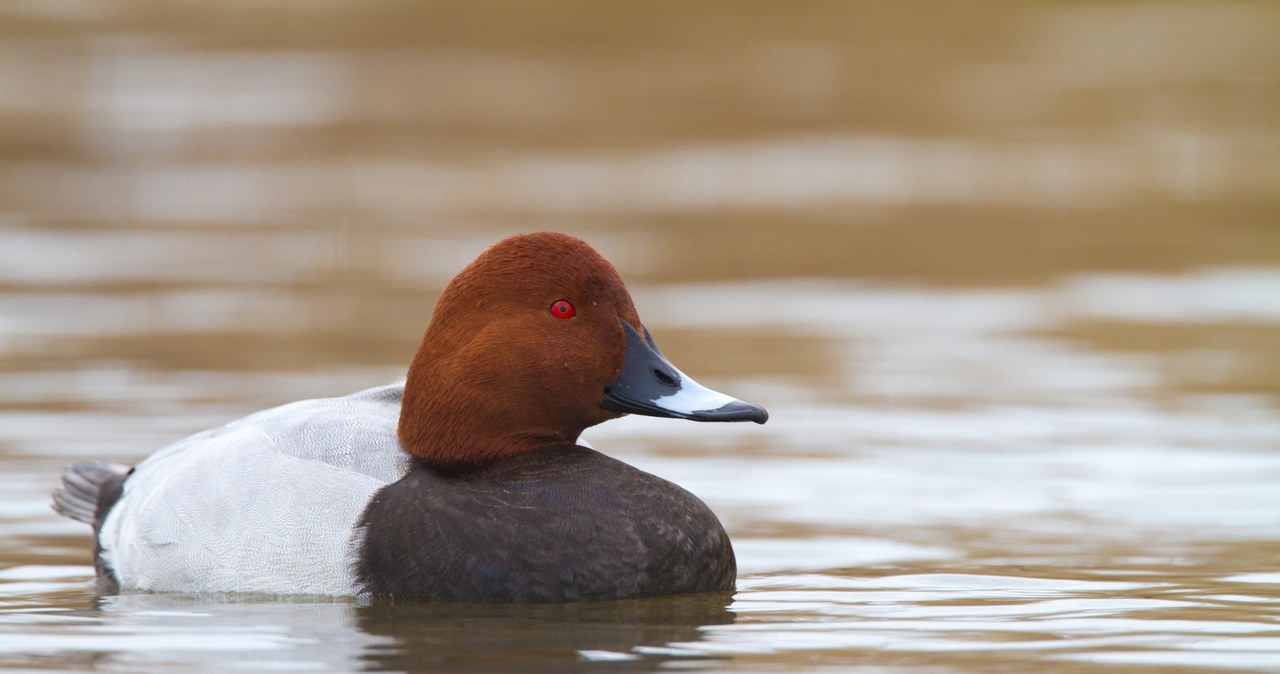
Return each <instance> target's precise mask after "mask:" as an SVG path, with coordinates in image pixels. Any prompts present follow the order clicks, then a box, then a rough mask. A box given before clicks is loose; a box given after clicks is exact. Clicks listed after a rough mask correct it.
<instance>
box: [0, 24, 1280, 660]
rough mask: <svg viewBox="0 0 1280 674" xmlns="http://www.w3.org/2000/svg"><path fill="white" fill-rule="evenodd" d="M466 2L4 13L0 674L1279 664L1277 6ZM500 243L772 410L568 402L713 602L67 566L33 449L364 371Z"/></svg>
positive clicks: (180, 418) (211, 414)
mask: <svg viewBox="0 0 1280 674" xmlns="http://www.w3.org/2000/svg"><path fill="white" fill-rule="evenodd" d="M467 7H468V8H466V9H464V8H462V7H457V8H454V9H453V10H451V11H443V10H441V9H440V8H437V7H434V6H431V7H428V6H426V5H423V6H421V7H416V8H415V7H413V6H410V5H406V6H393V5H389V4H384V5H375V6H371V7H365V6H364V5H363V4H359V3H351V4H348V3H342V2H338V3H329V4H327V5H325V6H324V7H323V8H318V9H317V8H311V7H308V8H307V9H306V10H305V12H304V15H305V16H307V18H308V20H307V21H299V20H297V19H298V17H299V14H298V12H299V8H298V7H297V6H294V5H293V4H292V3H288V2H284V3H277V4H272V5H270V6H267V5H263V6H262V8H261V9H260V11H261V12H263V14H262V15H261V16H259V17H258V18H257V19H256V20H249V19H247V18H246V17H245V16H244V15H241V14H238V13H236V12H235V11H232V10H231V9H230V8H227V7H223V8H217V7H213V8H196V7H186V8H184V9H181V10H172V11H163V10H162V9H161V6H160V5H157V4H150V3H146V2H142V3H134V4H110V3H98V2H61V3H11V4H10V5H8V6H6V7H4V8H0V36H2V37H3V40H0V82H3V83H4V84H3V85H0V156H2V158H3V162H0V668H5V669H8V670H14V671H24V670H30V671H49V670H55V671H57V670H64V671H66V670H94V671H119V672H136V671H157V672H163V671H184V672H188V671H211V672H227V671H251V672H259V671H275V670H289V671H333V672H343V671H355V670H363V669H370V670H389V671H590V672H608V671H647V670H654V669H699V670H706V671H735V672H739V671H780V670H806V671H827V670H830V671H841V672H843V671H866V672H871V671H1009V672H1035V671H1080V672H1104V671H1120V670H1123V671H1126V672H1128V671H1166V670H1168V669H1171V668H1177V671H1197V672H1198V671H1204V672H1209V671H1259V670H1261V671H1277V670H1280V394H1277V391H1280V226H1277V222H1280V201H1277V197H1276V195H1277V194H1280V170H1277V168H1276V167H1277V166H1280V140H1277V139H1278V138H1280V135H1278V134H1277V126H1276V123H1275V119H1274V110H1275V109H1277V106H1280V93H1277V91H1280V90H1277V89H1276V88H1275V86H1274V83H1275V82H1276V80H1277V77H1280V74H1278V71H1277V69H1276V64H1277V63H1280V51H1278V48H1277V45H1280V39H1277V38H1280V31H1277V29H1276V28H1275V26H1280V13H1277V11H1276V8H1275V7H1274V6H1273V5H1271V4H1267V3H1259V4H1248V3H1240V4H1230V5H1227V4H1199V3H1169V4H1163V3H1154V4H1152V3H1143V4H1130V3H1091V4H1088V5H1076V4H1066V5H1050V4H1043V3H1042V4H1029V5H1025V6H1016V5H1015V6H1001V7H999V8H996V7H994V6H992V7H990V8H989V9H988V11H987V12H986V13H985V14H981V13H977V12H974V11H971V10H963V11H961V10H954V9H946V8H944V6H942V5H937V4H927V5H920V6H915V5H912V4H910V3H907V4H895V5H890V6H873V5H858V6H854V5H849V4H848V3H830V4H826V3H809V4H805V5H804V6H803V7H804V11H799V10H794V11H783V10H781V9H779V8H778V6H771V5H769V4H767V3H759V4H757V3H739V4H737V5H734V6H732V7H729V6H719V5H710V4H708V5H699V7H701V8H702V9H698V10H694V9H689V7H692V5H685V4H679V3H676V4H670V5H667V6H664V10H663V11H664V14H663V15H662V16H661V17H659V18H655V17H653V16H650V15H646V14H645V13H644V12H641V11H639V10H636V9H635V8H630V7H623V6H621V5H618V6H615V7H614V8H613V9H611V10H609V11H600V10H593V9H592V7H594V5H587V4H582V3H575V2H569V3H564V4H563V6H559V5H557V6H556V7H557V10H556V11H551V10H550V9H547V8H548V7H551V6H550V5H541V6H537V5H522V6H520V8H517V7H516V6H504V7H503V11H502V12H500V13H499V14H500V16H499V15H492V14H488V13H486V9H485V8H486V7H488V8H490V9H491V8H492V6H491V5H484V4H481V3H474V4H470V5H468V6H467ZM477 7H479V9H477ZM539 7H542V8H539ZM710 34H714V35H715V36H716V38H715V39H714V40H710V39H708V38H707V37H706V36H707V35H710ZM535 228H555V229H562V230H566V231H570V232H572V233H575V234H578V235H580V236H583V237H585V238H587V239H588V240H589V241H590V242H591V243H593V244H594V245H596V246H597V247H598V248H599V249H600V250H601V251H602V252H603V253H604V254H605V255H606V256H607V257H609V258H610V259H612V260H614V261H615V263H616V264H617V265H618V267H619V269H620V270H621V272H622V274H623V275H624V277H625V278H627V279H628V280H629V282H630V284H631V289H632V292H633V295H634V297H635V300H636V304H637V306H638V308H639V310H640V312H641V314H642V316H643V317H644V319H645V322H646V325H647V326H648V327H650V328H651V329H652V330H653V333H654V335H655V337H656V338H657V339H658V340H659V341H660V343H661V344H662V345H663V349H664V351H665V352H667V353H668V355H670V356H671V357H672V359H673V360H674V361H675V362H677V363H678V364H680V366H681V367H682V369H684V370H685V371H687V372H689V373H691V374H693V375H694V376H696V377H697V378H698V379H699V380H701V381H704V382H705V383H708V384H710V385H712V386H715V387H716V388H718V389H721V390H724V391H727V392H731V393H733V394H734V395H737V396H740V397H742V398H744V399H748V400H752V401H755V402H760V403H762V404H764V405H765V406H767V407H768V408H769V410H770V413H771V420H770V422H769V424H768V425H766V426H763V427H758V426H755V425H729V426H726V425H710V424H707V425H702V424H690V423H684V422H674V421H666V420H655V419H644V418H627V419H623V420H620V421H617V422H610V423H608V424H605V425H603V426H600V427H597V428H594V429H591V430H590V431H589V432H588V433H587V435H586V437H587V439H589V440H590V441H591V442H592V443H593V444H594V445H595V446H596V447H597V448H600V449H602V450H603V451H605V452H607V453H609V454H611V455H613V456H616V457H618V458H620V459H622V460H625V461H627V462H629V463H632V464H634V465H636V466H638V467H640V468H643V469H645V470H648V471H651V472H654V473H656V474H658V475H661V476H663V477H666V478H668V479H671V480H673V481H675V482H677V483H679V484H681V485H682V486H684V487H686V488H687V489H689V490H691V491H693V492H694V493H696V494H698V495H699V496H701V497H702V498H703V499H704V500H706V501H707V502H708V503H709V504H710V505H711V507H712V508H713V509H714V510H715V511H716V512H717V513H718V514H719V516H720V517H721V519H722V520H723V521H724V523H725V525H726V527H727V529H728V530H729V532H730V535H731V536H732V538H733V540H734V545H735V548H736V550H737V555H738V561H739V568H740V578H739V582H738V591H737V592H736V593H735V594H733V595H732V596H723V597H721V596H710V597H705V596H704V597H687V598H665V599H658V600H647V601H635V602H617V603H609V604H601V605H570V606H560V605H557V606H515V607H512V606H466V605H462V606H459V605H429V604H428V605H424V604H418V603H400V604H386V603H380V602H360V601H353V600H338V601H331V600H315V599H298V598H278V597H258V596H213V597H210V596H175V595H125V596H105V597H98V596H95V595H94V593H93V588H92V582H91V581H92V567H91V558H90V552H91V541H90V540H89V537H88V535H87V532H86V531H85V527H83V526H82V525H79V524H77V523H74V522H71V521H68V520H64V519H60V518H58V517H56V516H55V515H54V514H53V513H52V512H51V511H50V510H49V509H48V493H49V491H50V490H51V489H52V488H53V486H54V485H55V484H56V481H57V477H58V473H59V472H60V470H61V467H62V466H63V465H64V464H65V463H66V462H68V461H70V460H73V459H80V458H97V459H106V460H113V461H119V462H126V463H127V462H134V461H137V460H139V459H140V458H142V457H143V456H146V455H147V454H149V453H150V452H151V451H154V450H155V449H157V448H159V447H161V446H163V445H164V444H167V443H169V442H172V441H173V440H176V439H178V438H180V437H182V436H184V435H186V434H189V433H191V432H194V431H198V430H201V429H203V428H207V427H209V426H212V425H216V424H220V423H223V422H226V421H228V420H230V419H233V418H236V417H238V416H240V415H243V414H245V413H247V412H250V411H253V410H256V409H261V408H263V407H267V406H271V405H275V404H280V403H283V402H287V401H291V400H296V399H301V398H308V397H317V396H323V395H338V394H344V393H348V392H351V391H354V390H357V389H359V388H363V387H367V386H372V385H376V384H380V383H384V382H387V381H391V380H393V379H395V378H398V377H400V376H402V374H403V370H404V367H405V363H406V362H407V361H408V358H409V357H410V355H411V354H412V352H413V350H414V348H415V346H416V343H417V340H418V339H419V337H420V335H421V332H422V329H423V327H424V324H425V321H426V317H427V315H428V313H429V311H430V307H431V304H432V302H433V300H434V297H435V295H436V294H437V293H438V292H439V289H440V288H441V286H442V285H443V284H444V283H445V282H446V281H447V280H448V278H449V277H450V276H451V275H452V274H453V273H454V272H455V271H456V270H457V269H458V268H460V267H461V266H462V265H463V264H465V263H466V262H467V261H468V260H469V259H470V258H471V257H473V256H474V255H475V254H476V253H478V252H479V251H480V250H482V249H483V248H484V247H485V246H486V245H488V244H489V243H492V242H493V241H496V240H497V239H499V238H501V237H502V236H504V235H506V234H509V233H511V232H514V231H523V230H529V229H535Z"/></svg>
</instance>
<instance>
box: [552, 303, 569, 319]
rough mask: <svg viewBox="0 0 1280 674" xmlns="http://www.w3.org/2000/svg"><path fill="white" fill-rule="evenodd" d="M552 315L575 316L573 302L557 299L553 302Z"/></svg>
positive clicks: (559, 316) (561, 316) (557, 316)
mask: <svg viewBox="0 0 1280 674" xmlns="http://www.w3.org/2000/svg"><path fill="white" fill-rule="evenodd" d="M551 315H552V316H555V317H556V318H573V303H572V302H570V301H569V300H556V301H554V302H552V303H551Z"/></svg>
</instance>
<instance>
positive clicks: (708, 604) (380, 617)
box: [357, 595, 734, 672]
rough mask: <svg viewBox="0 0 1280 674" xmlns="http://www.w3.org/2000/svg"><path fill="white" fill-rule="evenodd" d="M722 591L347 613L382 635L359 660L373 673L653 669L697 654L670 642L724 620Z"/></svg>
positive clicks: (728, 617)
mask: <svg viewBox="0 0 1280 674" xmlns="http://www.w3.org/2000/svg"><path fill="white" fill-rule="evenodd" d="M731 601H732V600H731V595H707V596H697V597H674V598H663V599H649V600H634V601H622V602H608V603H603V604H587V605H545V606H536V605H535V606H485V605H479V606H477V605H456V604H429V603H404V602H400V603H395V604H393V605H390V606H384V605H371V606H365V607H361V608H360V609H358V611H357V616H358V619H359V623H358V624H359V626H360V629H361V630H362V631H364V632H366V633H367V634H371V635H378V636H388V637H392V638H393V641H392V642H391V643H387V644H383V645H379V646H375V647H372V648H370V649H369V650H368V651H367V652H366V653H365V655H364V656H363V657H362V659H363V660H365V661H367V664H368V665H369V666H370V667H371V668H373V669H377V670H388V671H395V670H411V671H463V672H465V671H510V672H523V671H551V670H554V671H562V672H577V671H596V670H598V669H600V666H599V663H602V662H603V663H610V664H611V667H610V669H611V670H618V671H656V670H658V669H661V668H665V667H668V666H670V665H671V664H672V662H681V661H685V662H687V661H693V662H697V661H699V660H705V659H706V658H707V657H708V656H707V655H705V654H703V653H701V652H700V651H698V650H696V647H695V648H693V649H671V648H668V645H669V644H672V643H689V642H696V641H698V640H700V639H701V634H702V632H703V631H704V630H705V629H706V628H707V627H709V626H715V625H728V624H731V623H732V622H733V620H734V614H733V613H731V612H730V611H729V610H727V606H728V605H729V603H730V602H731Z"/></svg>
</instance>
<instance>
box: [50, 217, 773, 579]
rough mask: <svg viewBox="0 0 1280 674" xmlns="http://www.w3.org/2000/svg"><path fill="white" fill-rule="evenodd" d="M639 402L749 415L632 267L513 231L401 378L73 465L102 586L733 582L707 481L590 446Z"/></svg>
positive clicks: (65, 491) (466, 284) (655, 407)
mask: <svg viewBox="0 0 1280 674" xmlns="http://www.w3.org/2000/svg"><path fill="white" fill-rule="evenodd" d="M624 414H642V415H649V416H655V417H671V418H679V419H692V420H695V421H754V422H756V423H764V422H765V421H766V420H767V419H768V413H767V412H766V411H765V409H764V408H762V407H760V406H758V405H753V404H749V403H746V402H743V401H740V400H737V399H734V398H731V397H729V396H727V395H724V394H722V393H718V392H716V391H713V390H711V389H708V388H706V387H704V386H701V385H699V384H698V383H697V382H695V381H694V380H693V379H691V378H690V377H689V376H688V375H685V374H684V373H683V372H681V371H680V370H679V369H677V368H676V367H675V366H674V365H672V364H671V363H670V362H669V361H668V360H667V359H666V358H665V357H664V356H663V355H662V352H661V351H659V350H658V347H657V345H656V344H655V343H654V340H653V338H652V337H651V336H650V334H649V331H648V330H646V329H645V327H644V325H643V323H642V322H641V321H640V317H639V315H638V314H637V312H636V308H635V306H634V305H633V303H632V300H631V296H630V294H629V293H628V292H627V289H626V286H625V285H624V284H623V282H622V279H621V277H620V276H619V275H618V272H617V271H616V270H615V269H614V268H613V265H611V264H610V263H609V262H608V261H607V260H605V259H604V258H603V257H602V256H601V255H600V254H599V253H597V252H596V251H595V250H594V249H592V248H591V247H590V246H589V245H587V244H586V243H585V242H583V241H581V240H579V239H576V238H573V237H570V236H567V235H564V234H559V233H551V232H540V233H535V234H527V235H519V236H513V237H511V238H508V239H505V240H503V241H501V242H499V243H497V244H495V245H493V246H492V247H490V248H489V249H488V250H486V251H484V252H483V253H481V254H480V256H479V257H477V258H476V259H475V260H474V261H473V262H472V263H471V264H470V265H468V266H467V267H466V268H464V269H463V270H462V271H461V272H459V273H458V275H457V276H456V277H454V279H453V280H452V281H451V282H450V283H449V284H448V286H447V287H446V288H445V290H444V292H443V293H442V294H441V296H440V298H439V300H438V301H437V303H436V306H435V309H434V311H433V313H432V316H431V320H430V322H429V323H428V326H427V330H426V333H425V335H424V336H423V339H422V343H421V346H420V347H419V349H418V352H417V355H416V356H415V357H414V358H413V361H412V363H411V364H410V366H409V370H408V374H407V377H406V378H405V380H404V381H403V382H401V383H396V384H391V385H387V386H380V387H377V388H371V389H368V390H365V391H360V392H358V393H354V394H351V395H348V396H345V397H339V398H324V399H316V400H304V401H301V402H295V403H291V404H287V405H283V406H281V407H276V408H273V409H268V410H264V411H261V412H257V413H255V414H251V415H249V416H247V417H244V418H243V419H239V420H237V421H233V422H231V423H229V424H226V425H225V426H221V427H219V428H214V429H211V430H206V431H203V432H201V433H197V434H195V435H192V436H190V437H188V438H186V439H183V440H179V441H178V442H176V443H174V444H172V445H169V446H167V447H165V448H163V449H161V450H159V451H157V452H156V453H155V454H152V455H151V456H150V457H148V458H147V459H145V460H144V461H142V462H141V463H139V464H137V465H136V466H134V467H132V468H128V467H125V466H120V465H114V464H106V463H96V462H79V463H75V464H73V465H71V466H70V467H68V469H67V470H66V472H65V473H64V475H63V482H62V485H61V486H60V488H59V489H58V490H57V491H55V492H54V495H53V499H54V500H53V503H54V509H55V510H57V511H58V512H59V513H61V514H63V515H66V516H68V517H71V518H74V519H76V520H79V521H82V522H85V523H88V524H91V525H92V526H93V530H94V539H95V546H94V548H95V549H94V559H95V567H96V569H97V576H98V586H99V589H100V591H103V592H119V591H161V592H252V593H269V594H282V595H331V596H362V595H372V596H394V597H422V598H428V599H437V600H456V601H487V602H535V601H543V602H567V601H589V600H607V599H621V598H631V597H643V596H654V595H666V594H681V593H694V592H705V591H726V590H732V589H733V587H734V582H735V577H736V562H735V559H734V554H733V547H732V545H731V544H730V541H729V538H728V536H727V535H726V534H725V531H724V528H723V527H722V526H721V524H720V522H719V520H717V519H716V516H715V515H714V514H713V513H712V512H711V510H710V509H709V508H708V507H707V506H706V505H705V504H704V503H703V502H702V501H701V500H699V499H698V498H697V497H696V496H694V495H692V494H690V493H689V492H687V491H685V490H684V489H681V488H680V487H678V486H676V485H674V484H672V483H671V482H668V481H666V480H663V479H661V478H658V477H655V476H653V475H650V474H648V473H646V472H643V471H641V470H638V469H636V468H633V467H631V466H629V465H627V464H625V463H623V462H621V461H618V460H616V459H612V458H609V457H608V456H605V455H604V454H601V453H599V452H597V451H595V450H594V449H591V448H590V447H588V446H585V443H580V442H579V435H580V434H581V433H582V431H583V430H584V429H586V428H588V427H590V426H594V425H596V424H599V423H601V422H603V421H608V420H610V419H615V418H617V417H620V416H623V415H624Z"/></svg>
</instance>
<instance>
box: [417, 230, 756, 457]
mask: <svg viewBox="0 0 1280 674" xmlns="http://www.w3.org/2000/svg"><path fill="white" fill-rule="evenodd" d="M625 413H634V414H645V415H649V416H656V417H675V418H681V419H692V420H695V421H754V422H756V423H761V424H762V423H764V422H765V421H766V420H767V419H768V418H769V415H768V413H767V412H766V411H765V410H764V408H763V407H760V406H758V405H752V404H749V403H745V402H742V401H740V400H736V399H734V398H731V397H729V396H726V395H724V394H722V393H717V392H716V391H712V390H711V389H708V388H706V387H704V386H702V385H700V384H698V383H697V382H695V381H694V380H693V379H690V378H689V377H688V376H687V375H685V374H684V373H683V372H681V371H680V370H678V369H676V367H675V366H674V365H672V364H671V363H670V362H669V361H668V360H667V359H666V358H665V357H664V356H663V355H662V352H660V351H659V350H658V348H657V346H656V345H655V344H654V342H653V339H652V338H651V337H650V336H649V331H648V330H646V329H645V327H644V324H643V323H642V322H641V321H640V316H639V315H638V314H637V313H636V308H635V305H634V304H632V302H631V295H630V294H629V293H627V288H626V286H625V285H624V284H623V283H622V278H621V277H619V276H618V272H617V270H615V269H614V268H613V265H611V264H609V262H608V261H607V260H605V259H604V258H603V257H601V256H600V254H599V253H597V252H596V251H595V250H594V249H592V248H591V247H590V246H588V245H587V244H586V243H585V242H583V241H581V240H579V239H576V238H573V237H571V236H567V235H564V234H557V233H551V232H539V233H535V234H525V235H520V236H513V237H511V238H508V239H505V240H503V241H500V242H498V243H497V244H495V245H493V246H492V247H491V248H489V249H488V250H486V251H484V252H483V253H481V254H480V256H479V257H477V258H476V259H475V260H474V261H473V262H472V263H471V264H470V265H467V267H466V268H465V269H463V270H462V271H461V272H459V273H458V275H457V276H455V277H454V278H453V280H452V281H450V282H449V285H448V286H447V287H446V288H445V290H444V293H443V294H441V296H440V299H439V300H438V301H437V303H436V307H435V311H434V312H433V313H432V316H431V322H430V324H429V325H428V326H427V331H426V334H425V335H424V336H423V339H422V345H421V346H420V347H419V349H418V354H417V356H415V357H414V359H413V363H412V364H411V365H410V367H409V375H408V379H407V381H406V382H405V390H404V402H403V404H402V407H401V412H400V426H399V435H400V441H401V443H402V444H403V445H404V447H405V449H406V450H408V451H409V452H410V453H411V454H413V455H414V456H416V457H417V458H419V459H421V460H423V461H425V462H427V463H429V464H432V465H435V466H440V467H444V468H459V467H465V466H471V465H477V464H482V463H485V462H487V461H491V460H493V459H496V458H499V457H502V456H508V455H512V454H517V453H520V452H523V451H528V450H531V449H536V448H538V447H542V446H546V445H551V444H557V443H573V442H576V441H577V439H578V436H579V434H581V433H582V431H583V429H585V428H587V427H589V426H594V425H595V424H598V423H600V422H602V421H607V420H609V419H614V418H617V417H620V416H622V415H623V414H625Z"/></svg>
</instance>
